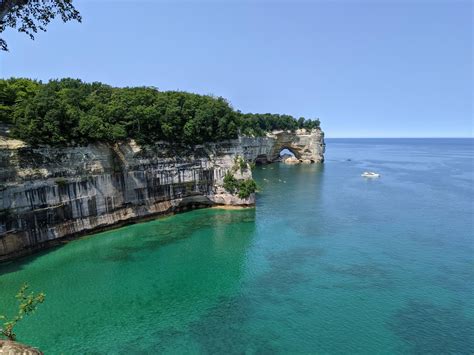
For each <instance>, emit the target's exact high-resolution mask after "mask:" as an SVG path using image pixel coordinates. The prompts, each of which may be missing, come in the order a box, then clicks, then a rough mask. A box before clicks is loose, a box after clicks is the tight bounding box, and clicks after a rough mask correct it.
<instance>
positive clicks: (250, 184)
mask: <svg viewBox="0 0 474 355" xmlns="http://www.w3.org/2000/svg"><path fill="white" fill-rule="evenodd" d="M255 191H257V184H256V182H255V181H254V180H253V179H246V180H242V181H240V183H239V193H238V196H239V197H240V198H247V197H249V196H250V194H253V193H254V192H255Z"/></svg>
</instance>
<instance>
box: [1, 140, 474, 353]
mask: <svg viewBox="0 0 474 355" xmlns="http://www.w3.org/2000/svg"><path fill="white" fill-rule="evenodd" d="M473 143H474V141H473V140H469V139H466V140H461V139H460V140H328V141H327V154H326V158H327V160H326V162H325V163H324V164H323V165H301V166H285V165H279V164H273V165H269V166H266V167H259V168H257V169H256V171H255V173H254V175H255V178H256V180H257V182H258V184H259V186H260V187H261V190H262V192H261V193H260V194H259V195H258V207H257V208H256V209H247V210H236V211H225V210H216V209H210V210H199V211H194V212H190V213H185V214H180V215H177V216H173V217H167V218H163V219H159V220H156V221H153V222H148V223H142V224H138V225H133V226H130V227H126V228H121V229H118V230H115V231H111V232H106V233H100V234H98V235H95V236H93V237H89V238H85V239H81V240H77V241H74V242H72V243H69V244H67V245H65V246H63V247H61V248H57V249H53V250H50V251H47V252H45V253H42V254H39V255H36V256H35V257H31V258H27V259H23V260H21V261H18V262H15V263H12V264H8V265H2V266H0V313H2V312H1V311H3V310H10V311H11V310H12V309H13V308H14V306H15V304H14V299H13V296H14V294H15V293H16V291H17V289H18V288H19V286H20V284H21V283H23V282H26V281H27V282H29V283H30V285H31V286H32V288H33V289H34V290H38V291H39V290H42V291H44V292H45V293H46V294H47V299H46V302H45V303H44V304H43V305H41V306H40V308H39V310H38V312H37V313H36V314H35V315H34V316H32V317H31V318H29V319H27V320H26V321H25V322H24V324H21V325H20V326H19V327H18V335H19V340H21V341H24V342H27V343H30V344H33V345H36V346H38V347H40V348H41V349H43V350H44V351H45V353H46V354H59V353H65V354H85V353H88V354H99V353H127V354H131V353H141V354H147V353H156V352H162V353H170V354H175V353H249V354H252V353H333V354H337V353H352V354H355V353H359V354H370V353H380V354H381V353H386V354H389V353H390V354H394V353H431V354H448V353H453V354H455V353H456V354H472V353H473V352H474V241H473V235H474V231H473V209H474V206H473V200H474V186H473V185H474V165H473V164H474V160H473V159H474V158H473V157H474V153H473V149H474V148H473ZM348 159H350V160H348ZM365 170H374V171H377V172H380V173H381V174H382V176H381V178H380V179H378V180H366V179H364V178H362V177H361V176H360V174H361V173H362V172H363V171H365Z"/></svg>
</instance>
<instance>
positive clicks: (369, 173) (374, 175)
mask: <svg viewBox="0 0 474 355" xmlns="http://www.w3.org/2000/svg"><path fill="white" fill-rule="evenodd" d="M361 176H363V177H367V178H378V177H379V176H380V174H377V173H374V172H373V171H364V172H363V173H362V175H361Z"/></svg>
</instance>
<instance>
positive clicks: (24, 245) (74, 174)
mask: <svg viewBox="0 0 474 355" xmlns="http://www.w3.org/2000/svg"><path fill="white" fill-rule="evenodd" d="M284 148H288V149H290V150H291V151H292V152H293V153H294V154H295V156H296V157H297V158H298V159H302V160H310V161H312V162H322V161H323V153H324V139H323V133H322V132H321V131H320V130H313V131H311V132H306V131H304V130H301V131H297V132H293V133H292V132H273V133H269V134H267V136H266V137H240V138H239V139H236V140H231V141H226V142H221V143H212V144H207V145H203V146H196V147H194V148H193V149H192V150H189V149H184V148H181V149H180V148H178V147H175V146H170V145H168V144H166V143H158V144H155V145H153V146H147V147H140V146H138V145H137V144H135V142H133V141H131V142H127V143H121V144H115V145H107V144H94V145H89V146H87V147H68V148H54V147H40V148H32V147H28V146H27V145H25V144H24V143H22V142H20V141H15V140H11V139H8V138H5V137H3V138H2V137H0V261H2V260H7V259H11V258H15V257H17V256H20V255H24V254H27V253H30V252H33V251H35V250H39V249H42V248H44V247H47V246H48V245H52V244H55V243H58V242H60V241H61V240H64V238H67V237H72V236H76V235H80V234H84V233H89V232H92V231H96V230H100V229H103V228H108V227H111V226H116V225H120V224H124V223H130V222H133V221H135V220H139V219H143V218H146V217H152V216H156V215H160V214H167V213H174V212H178V211H183V210H187V209H192V208H200V207H206V206H211V205H238V206H251V205H254V203H255V196H254V195H253V194H252V195H251V196H249V198H246V199H240V198H238V197H237V196H236V195H232V194H229V193H228V192H227V191H225V189H224V188H223V187H222V184H223V177H224V175H225V173H226V172H227V171H229V170H230V169H232V167H233V166H234V164H235V158H236V157H237V156H240V157H243V158H244V159H245V160H246V161H249V162H251V161H253V162H255V161H256V162H271V161H274V160H276V159H277V158H278V155H279V152H280V151H281V150H282V149H284ZM234 174H235V177H236V178H237V179H245V178H251V171H250V169H248V168H247V169H242V170H240V169H238V170H237V171H235V172H234Z"/></svg>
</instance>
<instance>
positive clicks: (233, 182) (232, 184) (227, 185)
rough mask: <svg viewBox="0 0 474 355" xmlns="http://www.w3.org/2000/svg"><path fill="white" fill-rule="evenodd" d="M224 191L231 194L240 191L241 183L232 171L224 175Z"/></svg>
mask: <svg viewBox="0 0 474 355" xmlns="http://www.w3.org/2000/svg"><path fill="white" fill-rule="evenodd" d="M224 189H226V190H227V191H229V192H230V193H231V194H233V193H234V192H235V191H236V190H238V189H239V182H238V180H237V179H236V178H235V177H234V174H232V173H231V172H230V171H227V172H226V173H225V175H224Z"/></svg>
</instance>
